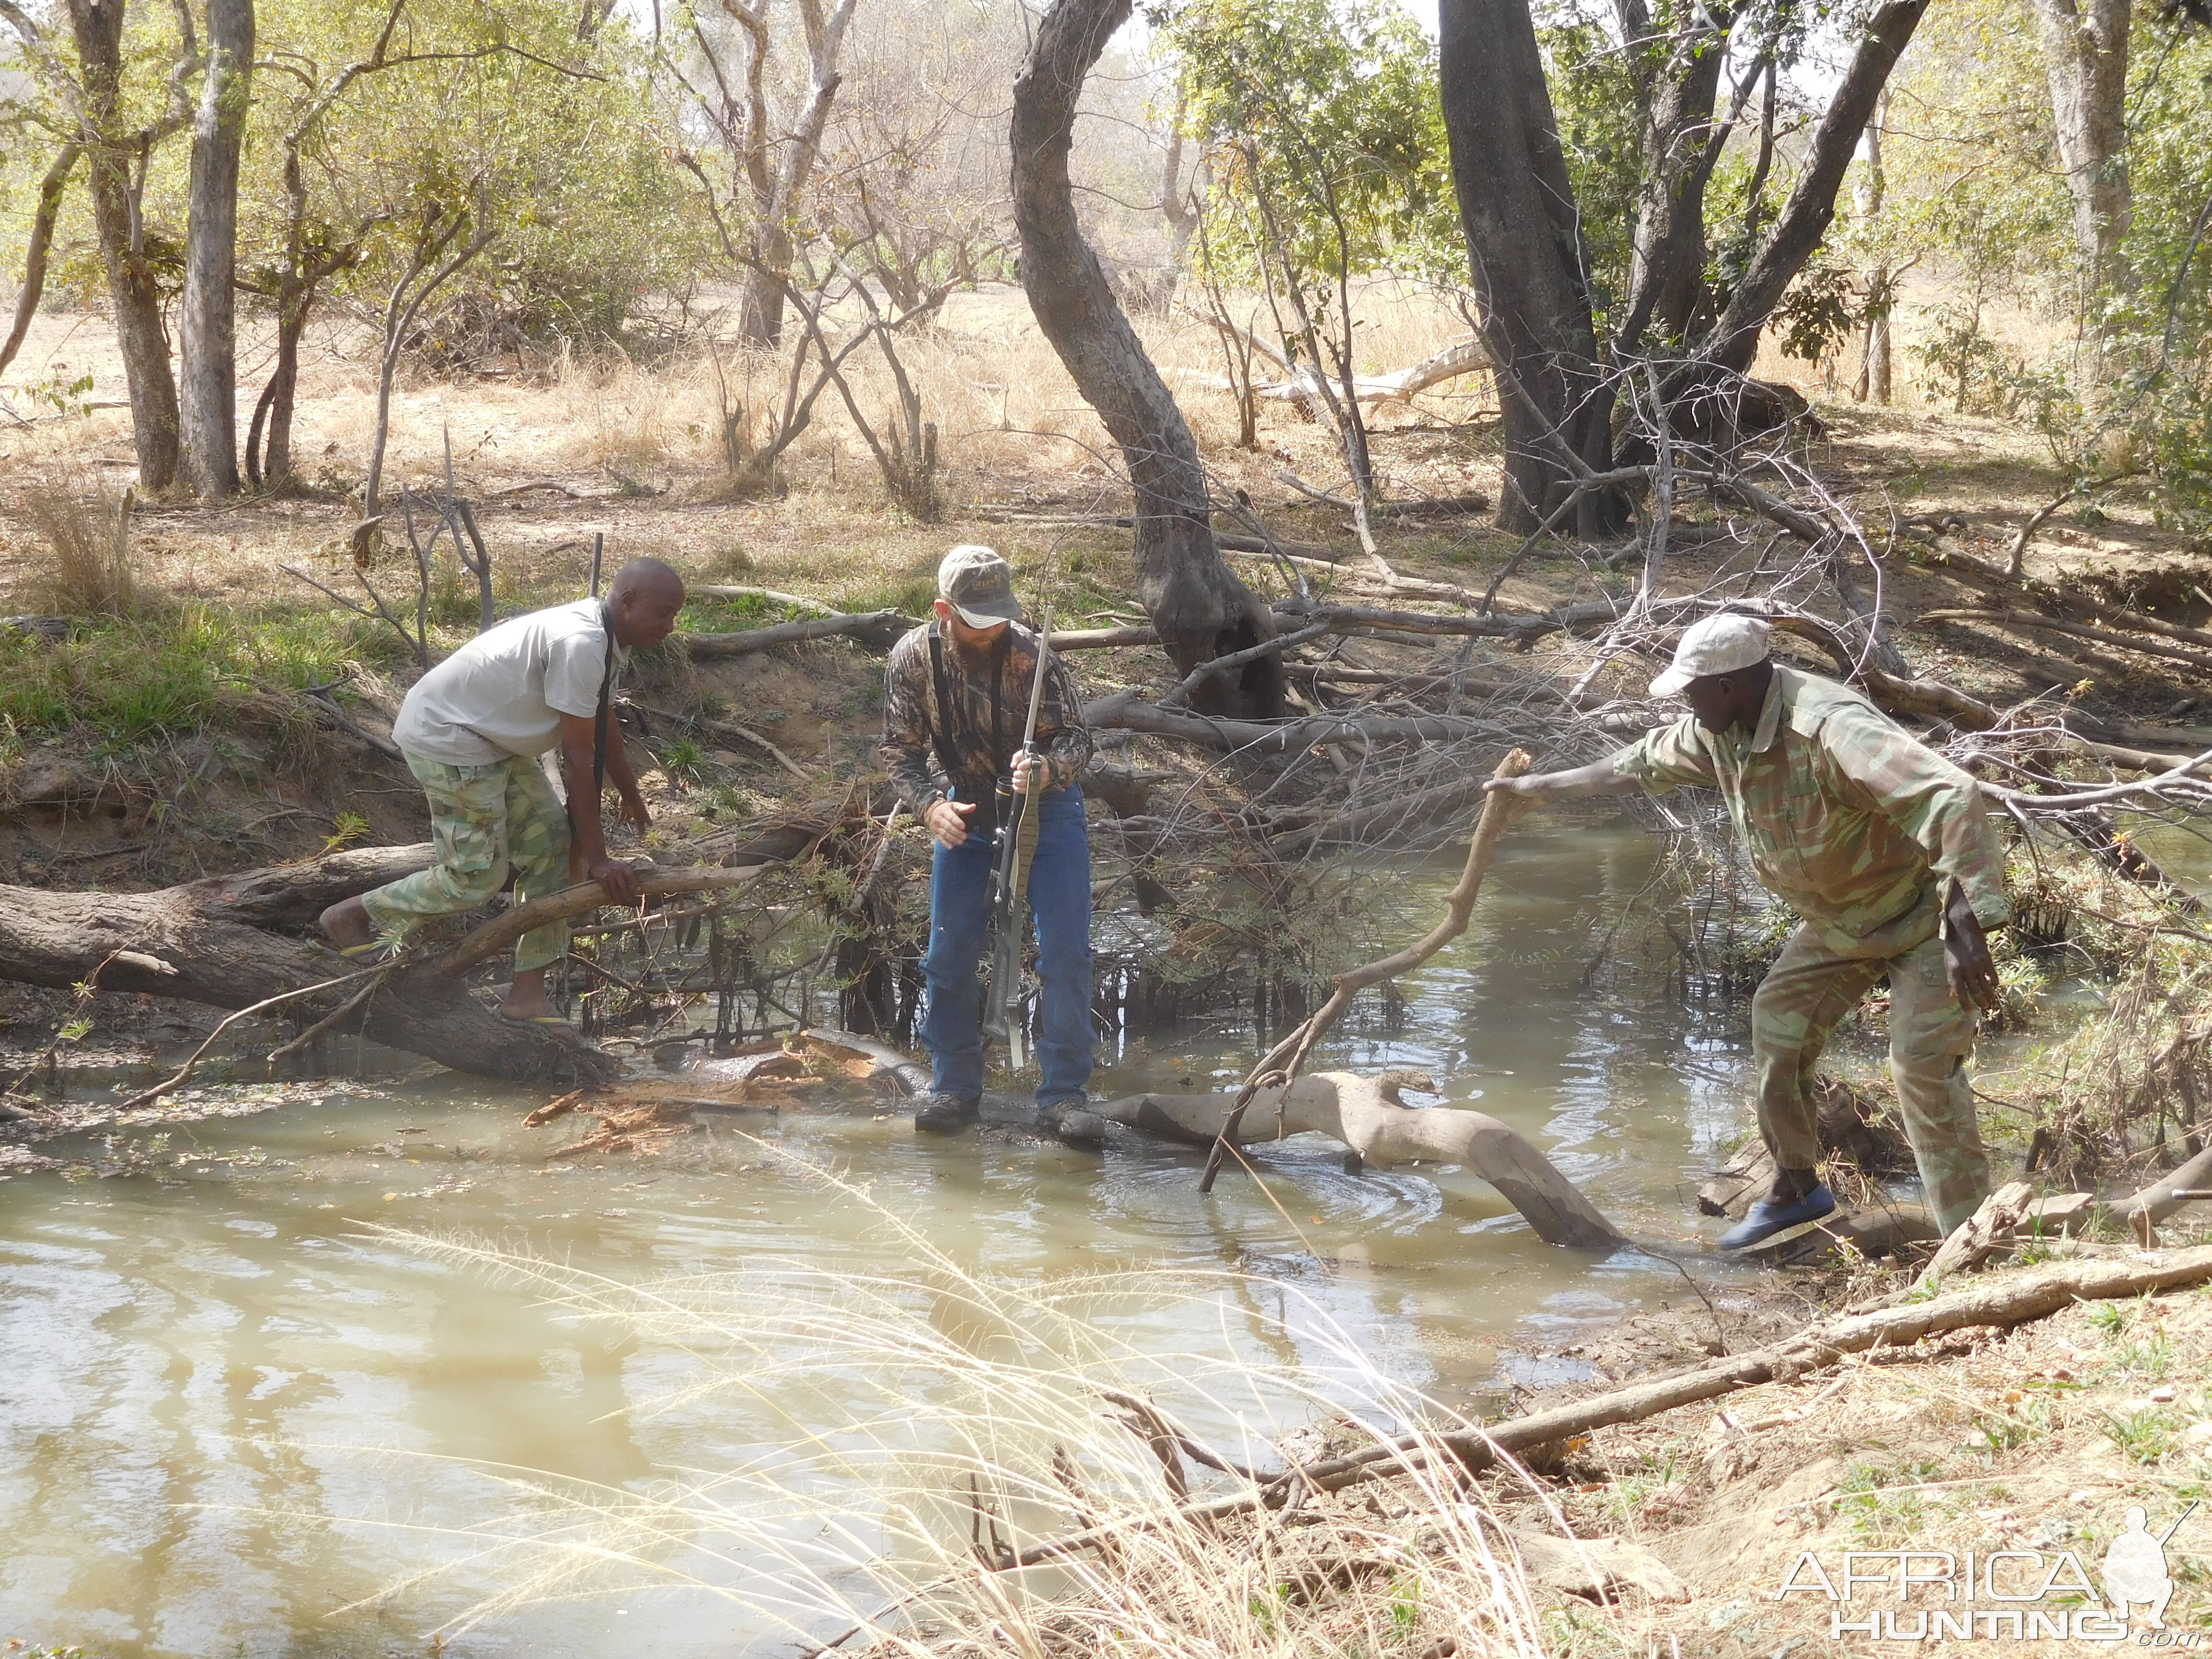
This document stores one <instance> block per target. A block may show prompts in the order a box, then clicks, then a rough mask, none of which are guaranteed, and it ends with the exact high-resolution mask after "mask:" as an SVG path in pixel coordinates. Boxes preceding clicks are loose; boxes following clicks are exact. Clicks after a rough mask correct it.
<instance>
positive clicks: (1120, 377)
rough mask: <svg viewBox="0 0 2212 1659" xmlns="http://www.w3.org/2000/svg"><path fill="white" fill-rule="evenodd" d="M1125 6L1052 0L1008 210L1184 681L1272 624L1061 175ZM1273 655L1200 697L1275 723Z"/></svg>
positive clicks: (1041, 30) (1019, 91) (1017, 123)
mask: <svg viewBox="0 0 2212 1659" xmlns="http://www.w3.org/2000/svg"><path fill="white" fill-rule="evenodd" d="M1130 7H1131V0H1054V4H1053V6H1052V8H1051V9H1049V10H1048V11H1047V12H1046V13H1045V15H1044V17H1043V19H1042V21H1041V22H1040V23H1039V25H1038V27H1037V33H1036V42H1035V44H1034V46H1032V47H1031V49H1030V56H1029V61H1028V62H1027V63H1025V64H1024V65H1023V66H1022V72H1021V74H1020V76H1018V77H1017V79H1016V80H1015V82H1014V107H1013V123H1012V126H1013V206H1014V224H1015V227H1016V228H1017V229H1018V232H1019V233H1020V235H1021V275H1022V287H1023V289H1024V290H1025V291H1026V292H1027V294H1028V295H1029V301H1030V309H1031V310H1032V311H1034V312H1035V313H1036V319H1037V326H1038V327H1039V328H1041V329H1042V331H1044V336H1045V337H1046V338H1047V339H1048V340H1049V341H1051V342H1052V346H1053V349H1054V351H1056V352H1058V353H1059V354H1060V362H1062V363H1063V364H1065V365H1066V368H1067V372H1068V374H1070V375H1071V376H1073V379H1074V380H1075V385H1076V389H1077V390H1078V391H1079V392H1081V393H1082V394H1083V398H1084V401H1085V403H1087V404H1090V405H1091V408H1092V409H1094V410H1097V413H1098V417H1099V419H1100V420H1101V421H1102V422H1104V423H1105V427H1106V430H1107V432H1108V433H1109V435H1111V436H1112V438H1113V440H1114V441H1115V443H1116V444H1117V445H1119V446H1120V447H1121V455H1122V459H1123V461H1124V463H1125V464H1126V465H1127V467H1128V470H1129V483H1130V485H1131V487H1132V489H1133V490H1134V491H1135V495H1136V521H1137V522H1136V535H1135V560H1136V567H1137V594H1138V598H1139V601H1140V602H1141V603H1142V604H1143V605H1144V607H1145V611H1146V615H1147V616H1149V617H1152V624H1153V626H1154V627H1155V628H1156V629H1158V631H1159V635H1160V641H1161V643H1162V644H1163V645H1164V646H1165V647H1166V648H1167V652H1168V655H1169V656H1170V658H1171V659H1173V660H1174V662H1175V665H1176V668H1177V669H1178V670H1179V671H1182V672H1183V673H1186V674H1188V672H1189V671H1191V670H1192V669H1194V668H1195V667H1197V666H1198V665H1199V664H1200V663H1202V662H1210V661H1212V659H1214V658H1216V657H1221V656H1226V655H1228V654H1229V653H1231V652H1235V651H1241V650H1244V649H1246V648H1248V647H1251V646H1254V645H1257V644H1259V643H1260V642H1261V641H1263V640H1267V639H1272V638H1273V636H1274V633H1275V625H1274V619H1273V616H1272V615H1271V614H1270V613H1269V611H1268V610H1267V606H1266V605H1263V604H1262V603H1261V601H1260V600H1259V599H1257V598H1256V597H1255V595H1254V594H1253V592H1252V591H1251V590H1250V589H1249V588H1248V587H1246V586H1244V584H1243V582H1242V581H1240V580H1237V576H1236V574H1234V573H1233V572H1232V571H1231V569H1230V568H1229V567H1228V565H1227V564H1225V562H1223V561H1222V557H1221V553H1220V550H1219V548H1218V547H1217V546H1216V544H1215V543H1214V539H1213V528H1212V500H1211V498H1210V496H1209V495H1208V494H1207V490H1206V471H1205V468H1204V466H1203V465H1201V464H1200V460H1199V458H1198V444H1197V442H1196V441H1195V440H1194V439H1193V438H1192V436H1191V434H1190V428H1189V426H1188V424H1186V423H1185V422H1184V420H1183V417H1182V410H1180V409H1178V408H1177V407H1176V401H1175V398H1174V395H1173V394H1172V393H1170V392H1169V390H1168V388H1167V383H1166V382H1165V381H1164V380H1161V378H1160V374H1159V370H1158V369H1157V368H1154V367H1153V364H1152V359H1151V358H1150V357H1148V356H1146V354H1145V348H1144V345H1143V343H1141V342H1140V341H1139V339H1138V338H1137V334H1136V331H1135V330H1134V329H1133V328H1132V327H1131V326H1130V325H1129V319H1128V317H1127V314H1126V313H1124V312H1123V311H1122V309H1121V305H1120V303H1119V302H1118V301H1116V300H1115V298H1114V295H1113V291H1112V290H1111V289H1109V287H1108V286H1107V283H1106V274H1105V271H1104V270H1103V269H1102V268H1101V266H1100V265H1099V263H1098V256H1097V254H1096V253H1095V252H1093V251H1092V250H1091V245H1090V244H1089V243H1088V242H1087V241H1085V240H1084V237H1083V232H1082V230H1081V228H1079V225H1078V224H1077V222H1076V217H1075V205H1074V197H1073V192H1072V191H1071V189H1070V186H1069V183H1068V176H1067V158H1068V152H1069V150H1070V149H1072V148H1073V126H1074V122H1075V109H1076V100H1078V99H1079V97H1080V96H1081V94H1082V91H1083V82H1084V79H1085V76H1087V75H1089V74H1090V72H1091V67H1092V65H1094V64H1096V63H1097V61H1098V57H1099V54H1100V53H1101V52H1103V51H1104V50H1105V48H1106V42H1107V41H1108V40H1109V39H1111V38H1112V36H1113V34H1114V32H1115V30H1116V29H1118V28H1119V27H1121V25H1122V24H1123V23H1124V22H1125V21H1127V19H1128V16H1129V13H1130ZM1282 701H1283V671H1282V664H1281V662H1280V660H1279V659H1278V658H1276V657H1273V656H1269V657H1265V658H1261V659H1258V660H1255V661H1254V662H1251V663H1249V664H1247V665H1245V666H1244V667H1243V669H1242V670H1241V671H1238V672H1237V673H1235V674H1233V675H1232V674H1229V673H1224V674H1221V675H1218V676H1216V677H1214V678H1212V679H1210V680H1208V681H1207V682H1206V683H1205V684H1203V685H1202V686H1200V688H1198V690H1196V691H1195V692H1194V696H1193V702H1194V706H1198V707H1201V708H1205V709H1206V710H1207V711H1208V712H1211V713H1218V714H1244V715H1272V714H1277V713H1279V711H1280V709H1281V708H1282Z"/></svg>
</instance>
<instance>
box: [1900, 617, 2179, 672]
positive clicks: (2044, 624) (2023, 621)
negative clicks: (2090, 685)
mask: <svg viewBox="0 0 2212 1659" xmlns="http://www.w3.org/2000/svg"><path fill="white" fill-rule="evenodd" d="M1920 620H1921V621H1922V622H1923V623H1991V624H1993V625H1995V626H1996V627H1999V628H2012V629H2025V630H2026V631H2027V632H2029V633H2031V634H2062V635H2066V636H2067V637H2069V638H2071V639H2077V640H2088V641H2093V642H2094V643H2096V644H2099V645H2116V646H2118V647H2120V648H2121V649H2122V650H2124V651H2136V652H2140V653H2142V654H2143V655H2144V656H2146V657H2162V658H2165V659H2167V660H2169V661H2172V662H2180V663H2186V664H2188V665H2190V666H2191V668H2198V669H2206V670H2212V655H2207V654H2206V653H2204V652H2202V651H2191V650H2189V649H2187V648H2186V647H2182V646H2179V645H2167V644H2162V643H2160V641H2158V640H2156V639H2155V638H2152V639H2130V638H2129V637H2128V635H2125V634H2123V633H2119V632H2118V631H2116V630H2114V629H2109V628H2093V627H2091V626H2090V625H2089V624H2087V623H2076V622H2064V621H2062V620H2060V619H2059V618H2058V617H2042V616H2038V615H2036V614H2035V613H2034V612H2033V611H2010V610H2006V611H1994V610H1993V611H1923V613H1922V614H1921V617H1920Z"/></svg>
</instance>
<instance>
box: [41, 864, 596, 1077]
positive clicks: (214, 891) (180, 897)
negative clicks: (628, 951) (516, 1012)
mask: <svg viewBox="0 0 2212 1659" xmlns="http://www.w3.org/2000/svg"><path fill="white" fill-rule="evenodd" d="M429 861H430V848H429V847H428V844H427V843H426V844H423V845H422V846H417V847H396V848H376V849H374V850H371V851H367V852H352V853H334V854H331V855H329V856H328V857H326V858H320V859H313V860H309V861H307V863H305V864H296V865H289V866H279V867H276V868H273V869H261V870H250V871H246V872H244V873H242V874H240V875H237V876H228V877H216V878H212V879H210V880H205V881H195V882H188V883H186V884H184V885H182V886H179V887H165V888H161V889H160V890H156V891H155V892H151V893H103V892H49V891H46V890H44V889H40V888H35V887H0V979H12V980H17V981H21V982H22V983H24V984H27V985H45V986H51V987H55V988H57V989H62V990H66V989H68V988H70V987H73V986H76V985H80V984H86V983H90V984H92V985H94V986H97V987H99V988H100V989H101V990H103V991H140V992H144V993H147V994H150V995H154V996H163V997H181V998H183V999H184V1000H186V1001H188V1002H197V1003H204V1004H205V1005H206V1006H210V1007H213V1008H228V1009H233V1010H236V1009H240V1008H247V1007H251V1006H253V1005H254V1004H256V1003H258V1002H265V1001H267V1000H270V998H272V997H278V996H283V995H284V994H286V993H288V992H301V993H303V994H301V995H298V996H295V997H293V998H292V999H291V1000H289V1001H287V1002H286V1003H285V1004H284V1005H283V1011H284V1012H285V1013H286V1014H287V1015H288V1016H289V1017H291V1018H294V1019H295V1020H298V1021H300V1022H301V1023H311V1022H313V1021H314V1020H317V1019H319V1018H323V1017H324V1016H325V1015H328V1014H330V1013H332V1012H336V1011H337V1009H338V1008H339V1007H340V1006H343V1004H344V1003H346V1002H347V1001H348V1000H350V999H351V998H353V997H354V996H355V995H356V994H357V993H359V991H360V990H361V988H362V987H361V981H360V980H359V979H358V977H357V976H356V973H355V964H353V963H349V962H348V961H346V959H345V958H344V957H341V956H339V955H338V954H337V952H336V951H332V950H331V949H330V948H329V947H328V946H327V945H322V944H320V943H318V942H315V941H313V940H311V939H302V938H297V937H287V935H288V934H289V933H297V932H299V931H301V930H304V929H305V928H307V927H310V926H312V925H313V921H314V919H315V917H316V916H317V915H319V914H320V913H321V912H322V911H323V909H324V908H326V907H327V906H330V905H332V904H335V903H337V902H338V901H339V900H340V899H343V898H349V897H351V896H354V895H356V894H357V893H365V892H367V891H368V890H369V889H370V888H372V887H379V886H381V885H383V884H385V883H386V882H387V881H391V880H392V879H394V878H397V877H399V876H402V875H405V874H408V873H409V872H412V871H416V870H420V869H422V868H423V867H424V866H427V865H428V863H429ZM324 981H343V982H341V983H336V984H331V985H329V986H328V987H325V988H324V989H320V990H309V989H307V987H313V986H317V985H319V984H322V983H323V982H324ZM359 1018H360V1022H361V1023H360V1025H359V1027H358V1029H359V1030H360V1031H361V1032H362V1035H363V1036H368V1038H370V1039H371V1040H372V1041H374V1042H380V1043H383V1044H386V1046H388V1047H391V1048H401V1049H404V1050H406V1051H407V1052H409V1053H410V1054H422V1055H423V1056H425V1057H426V1058H428V1059H431V1060H437V1061H439V1062H440V1063H441V1064H442V1065H447V1066H452V1067H453V1068H454V1069H455V1070H456V1071H463V1072H472V1073H477V1074H478V1075H480V1076H485V1077H502V1078H513V1079H524V1080H528V1081H532V1082H559V1081H566V1080H569V1079H579V1080H584V1081H596V1080H598V1079H599V1078H600V1077H602V1076H605V1075H608V1074H611V1073H612V1072H613V1071H614V1070H615V1069H616V1064H615V1062H614V1061H613V1060H611V1058H609V1057H608V1056H606V1055H604V1054H599V1051H598V1050H596V1049H593V1048H587V1047H585V1046H583V1045H582V1044H580V1043H579V1042H575V1041H574V1038H573V1036H568V1037H564V1036H562V1035H561V1034H558V1033H555V1032H550V1031H548V1030H544V1029H542V1028H539V1027H536V1026H529V1025H513V1024H508V1023H507V1022H506V1021H505V1020H502V1019H501V1018H499V1017H498V1016H497V1015H496V1014H495V1013H494V1012H492V1011H491V1010H490V1009H489V1008H487V1007H485V1006H483V1004H481V1003H479V1002H477V1000H475V999H474V998H472V997H471V996H468V995H467V994H465V993H462V992H459V990H457V989H456V987H454V985H453V981H451V980H449V979H447V977H446V976H445V975H442V974H441V973H439V972H438V971H437V970H436V969H435V968H433V967H431V966H430V965H428V963H424V964H422V965H421V966H419V967H400V968H396V969H393V970H392V972H391V973H390V974H388V975H386V978H385V980H384V982H383V983H382V984H381V985H380V986H379V987H377V989H376V991H375V993H374V994H373V995H372V996H370V997H368V999H367V1000H366V1001H365V1002H363V1003H362V1007H361V1010H360V1014H359ZM352 1020H353V1017H352V1016H350V1015H349V1017H348V1021H347V1024H348V1029H349V1030H352V1029H354V1027H353V1024H352Z"/></svg>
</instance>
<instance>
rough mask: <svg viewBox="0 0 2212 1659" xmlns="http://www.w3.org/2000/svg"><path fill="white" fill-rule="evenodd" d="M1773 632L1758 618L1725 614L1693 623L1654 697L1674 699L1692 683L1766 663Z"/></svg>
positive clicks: (1653, 685) (1659, 680)
mask: <svg viewBox="0 0 2212 1659" xmlns="http://www.w3.org/2000/svg"><path fill="white" fill-rule="evenodd" d="M1773 631H1774V630H1773V629H1771V627H1770V626H1768V624H1767V623H1765V622H1764V621H1763V620H1761V619H1760V618H1759V617H1738V616H1731V615H1729V614H1726V613H1723V614H1722V615H1720V616H1717V617H1705V619H1704V620H1702V621H1700V622H1693V623H1691V624H1690V625H1689V626H1688V627H1687V628H1686V629H1683V630H1682V639H1681V642H1680V644H1678V645H1677V646H1675V647H1674V666H1673V667H1671V668H1669V669H1668V671H1666V672H1665V673H1663V674H1662V675H1661V676H1660V677H1659V678H1657V679H1656V680H1654V681H1652V682H1651V695H1652V696H1655V697H1671V696H1674V694H1675V693H1676V692H1677V691H1680V690H1681V689H1682V688H1683V687H1684V686H1686V685H1687V684H1689V683H1690V682H1691V681H1692V680H1698V679H1703V678H1705V676H1706V675H1708V674H1728V673H1733V672H1734V671H1735V670H1737V669H1739V668H1749V667H1750V666H1751V665H1753V664H1754V663H1762V662H1765V660H1766V653H1767V644H1766V641H1767V636H1768V635H1770V634H1771V633H1772V632H1773Z"/></svg>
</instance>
